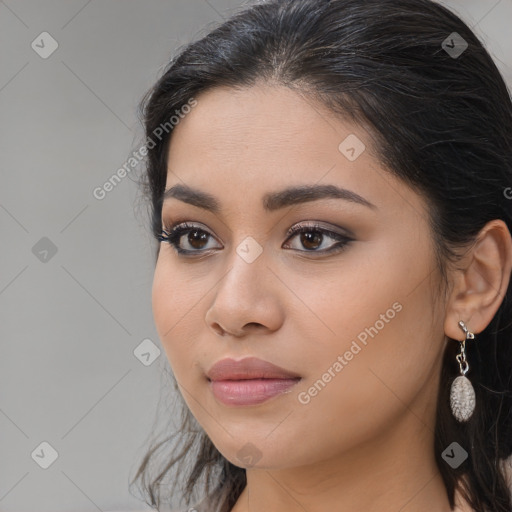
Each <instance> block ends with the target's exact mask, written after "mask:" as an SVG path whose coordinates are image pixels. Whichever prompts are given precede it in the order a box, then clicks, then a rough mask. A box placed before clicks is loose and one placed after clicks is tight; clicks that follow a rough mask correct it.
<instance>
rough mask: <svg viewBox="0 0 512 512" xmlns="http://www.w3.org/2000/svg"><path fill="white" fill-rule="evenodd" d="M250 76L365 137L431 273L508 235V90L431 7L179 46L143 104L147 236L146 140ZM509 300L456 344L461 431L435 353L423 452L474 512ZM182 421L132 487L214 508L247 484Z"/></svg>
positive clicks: (404, 4)
mask: <svg viewBox="0 0 512 512" xmlns="http://www.w3.org/2000/svg"><path fill="white" fill-rule="evenodd" d="M454 33H456V34H454ZM463 42H464V45H466V44H467V48H465V49H464V45H463V44H462V43H463ZM262 81H263V82H268V83H275V84H280V85H283V86H286V87H289V88H292V89H294V90H296V91H299V92H300V93H302V94H304V95H305V96H307V97H309V98H311V99H314V100H317V101H320V102H321V103H322V104H323V105H325V106H326V107H328V108H329V109H330V110H331V111H332V112H333V113H336V114H339V115H340V116H347V115H349V116H350V117H351V118H352V119H353V120H354V121H356V122H358V123H361V124H363V123H364V125H365V126H369V127H370V132H371V135H372V137H373V138H374V140H375V142H376V146H377V150H378V156H379V159H380V160H381V162H382V163H383V164H385V166H386V167H387V168H388V169H390V171H391V172H392V173H393V174H394V175H395V176H397V177H398V178H400V179H402V180H403V181H404V182H405V183H407V184H408V185H409V186H410V187H412V188H413V189H414V190H417V191H418V192H419V193H421V194H422V195H423V196H424V197H425V198H426V200H427V201H428V204H429V209H430V212H429V214H430V217H429V220H430V225H431V228H432V236H433V239H434V240H435V247H436V256H437V261H438V266H439V270H440V271H441V273H442V275H443V276H444V277H446V266H447V262H449V261H454V260H455V259H456V255H455V253H456V251H454V248H456V247H458V246H460V245H462V244H467V243H470V242H471V241H473V240H474V239H475V236H476V235H477V233H478V232H479V230H480V229H481V228H482V227H483V226H484V225H485V224H486V223H487V222H489V221H491V220H493V219H503V221H504V222H505V223H506V224H507V226H508V229H509V230H510V231H512V225H511V224H512V213H511V212H512V200H511V199H510V197H511V192H512V189H511V188H510V187H511V186H512V144H511V137H512V103H511V98H510V92H509V90H508V89H507V86H506V84H505V83H504V80H503V78H502V76H501V75H500V73H499V71H498V69H497V67H496V65H495V63H494V62H493V60H492V58H491V57H490V55H489V54H488V52H487V51H486V50H485V49H484V47H483V45H482V44H481V42H480V41H479V39H478V38H477V37H476V35H475V34H474V33H473V32H472V30H471V29H470V28H469V27H468V26H467V25H466V24H465V23H464V22H463V21H462V20H461V19H459V17H457V16H456V15H455V14H454V13H452V12H451V11H449V10H448V9H446V8H445V7H443V6H441V5H439V4H437V3H434V2H432V1H430V0H332V1H326V0H324V1H321V0H269V1H264V2H259V3H257V4H254V5H252V6H249V7H246V8H244V9H243V10H242V11H240V12H238V13H237V14H235V15H233V16H232V17H231V18H230V19H228V20H227V21H225V22H224V23H222V24H221V25H220V26H218V27H216V28H215V29H213V30H211V31H210V32H209V33H208V34H206V35H205V36H204V37H202V38H201V39H199V40H198V41H195V42H192V43H190V44H188V45H186V46H184V47H182V48H181V49H180V51H179V53H178V54H177V55H176V56H175V57H174V58H173V59H172V60H171V61H170V62H169V64H168V65H167V67H166V69H165V70H164V72H163V74H162V76H161V78H160V79H159V80H158V81H157V83H156V84H155V85H154V87H152V88H151V90H150V91H148V93H147V94H146V95H145V97H144V98H143V100H142V102H141V104H140V115H141V117H142V120H143V123H144V127H145V136H146V140H147V141H151V142H152V144H151V145H150V144H148V155H147V165H146V170H145V174H144V180H143V191H144V194H145V195H146V196H147V199H148V204H149V205H150V216H151V228H152V233H153V235H154V236H155V240H156V239H157V237H158V235H160V234H161V210H162V194H163V191H164V188H165V183H166V173H167V166H166V159H167V149H168V146H169V140H170V138H171V137H172V129H169V130H166V133H165V135H164V136H163V137H161V136H159V137H157V138H155V130H156V131H157V133H160V132H158V128H159V127H161V126H162V125H165V123H166V122H168V120H169V118H170V117H171V116H172V115H173V114H174V113H175V112H176V111H179V110H180V109H181V108H182V107H183V106H184V105H186V104H187V102H189V101H190V99H191V98H197V97H198V96H199V95H200V94H201V93H202V92H205V91H207V90H210V89H212V88H215V87H218V86H230V87H237V88H244V87H250V86H252V85H254V84H256V83H257V82H258V83H260V82H262ZM304 129H307V127H304ZM162 133H163V132H162ZM155 139H158V140H155ZM507 191H508V192H509V193H508V194H507ZM157 256H158V254H157ZM511 290H512V286H511V285H509V287H508V290H507V293H506V296H505V297H504V299H503V301H502V303H501V306H500V308H499V310H498V312H497V313H496V315H495V316H494V318H493V319H492V321H491V322H490V324H489V325H488V326H487V328H486V329H485V330H484V331H483V332H482V333H480V334H479V335H478V343H475V344H470V345H469V346H468V347H467V354H468V359H469V361H471V362H472V363H473V364H472V373H471V381H472V382H473V385H474V387H475V392H476V410H475V412H474V415H473V416H472V418H471V419H470V421H469V422H467V423H465V424H458V423H457V422H456V421H455V419H454V418H453V417H452V414H451V411H450V408H449V405H448V404H449V389H450V384H451V382H452V380H453V378H454V377H455V375H456V374H457V366H456V363H455V349H456V346H457V344H456V343H452V344H450V343H449V344H448V346H447V349H446V352H445V354H444V359H443V364H442V371H441V381H440V388H439V394H438V397H437V400H438V405H437V411H436V425H435V456H436V461H437V465H438V468H439V471H440V473H441V475H442V478H443V481H444V484H445V486H446V490H447V494H448V498H449V501H450V505H451V508H452V509H453V508H454V494H455V491H456V490H459V491H460V492H461V495H462V497H463V498H465V499H466V500H467V501H468V502H469V504H470V505H471V506H472V507H473V509H474V510H475V511H477V512H510V511H511V510H512V499H511V495H510V490H509V488H508V484H507V475H506V472H505V466H504V461H505V459H506V458H507V457H509V456H510V454H511V452H512V297H511V293H512V291H511ZM183 414H184V417H183V422H182V424H181V426H180V427H179V429H178V431H177V432H176V433H175V434H173V435H171V436H169V437H168V438H167V439H165V440H163V441H161V442H160V443H158V444H155V445H154V447H153V448H152V449H151V450H150V451H149V452H148V453H147V455H146V457H145V458H144V460H143V461H142V463H141V465H140V468H139V470H138V473H137V475H136V476H135V479H134V481H135V480H136V479H140V480H141V481H142V482H143V486H144V492H145V493H146V496H147V502H148V503H149V504H150V505H151V506H157V507H158V506H159V504H160V501H161V498H162V491H161V490H160V487H161V482H162V481H163V478H164V477H165V476H166V475H167V474H171V473H172V471H175V473H177V474H176V475H175V476H173V481H174V482H175V484H176V486H177V481H178V480H179V477H180V478H181V480H183V482H184V483H183V485H182V487H180V488H179V489H180V492H181V493H182V495H183V499H184V500H185V501H186V502H187V503H189V504H190V503H191V502H192V499H193V498H194V496H196V495H199V494H197V493H198V489H199V487H200V485H204V486H205V487H204V488H203V487H201V488H202V489H204V490H203V494H205V495H208V496H209V497H210V499H211V500H212V501H211V502H212V503H218V505H219V507H220V510H222V511H225V512H227V511H229V510H230V509H231V507H232V506H233V505H234V503H235V502H236V501H237V498H238V497H239V495H240V493H241V492H242V490H243V488H244V486H245V485H246V475H245V470H244V469H242V468H239V467H236V466H234V465H233V464H231V463H230V462H229V461H227V460H226V459H225V458H224V457H223V456H222V454H221V453H219V452H218V450H217V449H216V448H215V447H214V445H213V444H212V442H211V441H210V439H209V438H208V437H207V435H206V434H205V432H204V431H203V430H202V429H201V428H200V427H199V426H198V425H197V423H196V422H195V420H194V418H193V417H192V416H191V413H190V412H189V411H188V409H187V408H186V407H185V406H184V404H183ZM171 441H172V442H171ZM453 441H456V442H458V443H459V444H460V445H461V446H463V447H465V448H466V449H467V451H469V453H470V456H469V458H468V459H467V460H466V461H465V462H464V463H463V464H462V465H461V466H460V467H458V468H457V469H452V468H451V467H450V466H449V465H448V464H446V463H445V462H444V461H443V460H442V458H441V453H442V452H443V450H444V449H445V448H446V447H447V446H448V445H449V444H451V443H452V442H453ZM171 445H172V446H171ZM162 447H163V448H165V447H168V448H169V453H167V454H166V455H165V458H164V462H163V464H162V465H161V468H160V471H159V473H158V475H157V476H156V477H154V478H153V479H151V478H150V476H149V468H150V461H151V460H153V459H154V458H155V456H156V451H157V449H159V448H162ZM190 457H192V460H190ZM146 480H149V481H148V482H147V481H146ZM166 489H167V488H166ZM164 492H171V491H170V490H169V489H167V490H166V491H164ZM194 493H196V494H194Z"/></svg>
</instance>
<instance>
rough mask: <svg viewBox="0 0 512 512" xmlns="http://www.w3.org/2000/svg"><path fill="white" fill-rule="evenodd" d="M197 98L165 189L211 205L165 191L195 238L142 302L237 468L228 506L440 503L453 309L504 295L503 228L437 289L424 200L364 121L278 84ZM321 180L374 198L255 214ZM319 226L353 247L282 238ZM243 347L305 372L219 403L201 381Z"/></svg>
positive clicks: (481, 323) (188, 393)
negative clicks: (441, 423)
mask: <svg viewBox="0 0 512 512" xmlns="http://www.w3.org/2000/svg"><path fill="white" fill-rule="evenodd" d="M197 101H198V104H197V106H196V107H195V108H194V109H193V110H192V112H191V113H190V114H188V115H187V116H186V117H185V119H183V120H182V121H181V122H180V124H179V125H178V126H176V127H175V128H174V131H173V135H172V139H171V144H170V148H169V159H168V175H167V183H166V189H169V188H171V187H172V186H174V185H177V184H182V185H183V184H186V185H188V186H190V187H193V188H195V189H199V190H201V191H203V192H207V193H208V194H211V195H213V196H214V197H215V198H216V199H217V201H218V202H219V203H220V207H221V210H220V211H219V212H217V213H213V212H210V211H207V210H204V209H202V208H199V207H197V206H193V205H191V204H188V203H186V202H184V201H181V200H179V199H177V198H170V199H168V200H166V201H165V203H164V207H163V211H162V219H163V222H164V223H165V224H166V225H169V226H172V225H176V224H179V223H181V222H183V221H187V222H188V223H189V224H192V225H194V226H196V225H198V226H197V227H198V228H199V229H201V230H202V234H203V238H202V239H201V240H199V239H197V240H195V242H194V240H193V242H194V243H191V242H190V240H191V238H190V237H189V236H188V235H189V234H188V233H185V234H184V235H182V237H181V239H180V241H179V242H178V243H179V244H180V247H181V248H183V249H187V250H190V251H195V252H196V253H197V254H201V256H200V257H197V256H194V255H192V256H182V255H179V254H177V253H176V252H175V250H174V249H173V248H172V247H171V245H170V244H168V243H166V242H162V244H161V247H160V253H159V257H158V262H157V266H156V271H155V276H154V284H153V312H154V318H155V324H156V327H157V330H158V333H159V336H160V339H161V341H162V344H163V346H164V348H165V351H166V355H167V357H168V360H169V363H170V365H171V367H172V369H173V371H174V374H175V376H176V379H177V381H178V383H179V385H180V389H181V392H182V394H183V397H184V399H185V401H186V403H187V405H188V406H189V408H190V409H191V411H192V413H193V414H194V416H195V417H196V418H197V420H198V421H199V423H200V424H201V426H202V427H203V428H204V430H205V431H206V433H207V434H208V436H209V437H210V439H211V440H212V442H213V443H214V444H215V446H216V447H217V448H218V450H219V451H220V452H221V453H222V454H223V455H224V456H225V457H226V458H227V459H228V460H230V461H231V462H232V463H233V464H235V465H237V466H241V467H245V468H246V469H247V480H248V485H247V487H246V488H245V490H244V491H243V492H242V494H241V496H240V497H239V499H238V501H237V503H236V505H235V506H234V508H233V511H234V512H248V511H251V512H256V511H263V510H264V511H266V512H277V511H279V512H281V511H283V510H286V511H287V512H295V511H297V512H299V511H300V512H304V511H307V512H320V511H325V510H336V511H340V512H345V511H346V512H353V511H362V510H364V511H365V512H377V511H378V512H397V511H401V512H432V511H436V512H448V511H449V510H450V507H449V502H448V497H447V493H446V490H445V487H444V485H443V482H442V479H441V476H440V473H439V470H438V468H437V466H436V463H435V458H434V456H435V454H434V441H433V436H434V424H435V407H436V397H437V391H438V386H439V375H440V369H441V360H442V354H443V351H444V349H445V347H446V344H447V343H454V341H452V340H449V339H448V338H447V337H450V338H454V339H460V340H462V339H463V338H464V335H463V332H462V330H461V329H460V327H459V326H458V321H459V320H463V321H464V322H465V323H466V325H467V326H468V328H469V329H470V330H471V331H472V332H474V333H475V334H476V335H477V334H478V333H479V332H481V331H482V330H483V329H484V328H485V327H486V326H487V325H488V323H489V322H490V321H491V319H492V317H493V316H494V314H495V313H496V311H497V309H498V307H499V305H500V304H501V302H502V300H503V297H504V294H505V292H506V289H507V286H508V282H509V278H510V272H511V268H512V241H511V238H510V233H509V232H508V230H507V228H506V225H505V224H504V223H503V222H502V221H493V222H491V223H489V224H488V225H487V226H486V227H485V228H484V229H483V230H482V231H481V234H480V236H479V238H478V241H477V243H476V244H475V245H473V246H471V247H470V248H469V249H468V251H467V253H466V254H465V256H464V258H463V260H462V261H461V263H460V265H461V267H462V270H455V269H450V273H449V283H448V284H447V293H446V296H445V295H444V294H441V293H440V292H439V290H440V289H442V288H440V287H441V286H442V283H441V277H440V274H439V271H438V269H437V267H436V262H435V256H434V245H433V244H434V242H433V238H432V233H431V229H430V227H429V224H428V203H427V202H426V201H425V200H424V199H423V198H422V197H421V196H420V195H419V194H418V193H417V192H416V191H414V190H413V189H412V188H410V187H408V186H407V185H406V184H404V183H403V182H401V181H400V180H399V179H397V178H395V177H394V176H392V175H391V174H390V173H389V172H388V171H386V169H385V168H384V167H383V165H382V164H381V162H380V161H379V160H378V158H377V155H376V153H375V152H374V150H373V140H372V137H371V136H370V134H369V133H368V132H367V131H366V130H365V129H363V128H362V127H360V126H357V125H355V124H352V123H351V122H349V121H347V120H341V119H340V118H339V117H335V116H334V115H333V114H331V113H329V112H328V111H327V110H325V108H323V107H321V106H319V105H318V104H316V103H313V101H312V100H306V99H304V98H303V97H301V96H299V95H298V94H297V93H295V92H293V91H291V90H289V89H286V88H284V87H279V86H272V87H271V86H269V85H265V84H260V85H257V86H253V87H251V88H249V89H244V90H238V91H235V90H232V89H227V88H218V89H214V90H211V91H208V92H206V93H204V94H202V95H201V96H200V97H198V98H197ZM349 134H354V135H355V136H356V137H357V138H358V139H359V140H360V141H362V142H363V143H364V144H365V146H366V149H365V150H364V151H363V152H362V153H361V154H360V156H358V157H357V158H356V159H355V160H353V161H350V159H348V158H347V157H346V156H345V155H346V153H345V154H344V153H343V149H342V151H340V150H339V148H338V147H339V145H340V143H341V142H342V141H343V140H344V139H346V137H347V136H348V135H349ZM352 142H353V140H352ZM352 146H353V144H352ZM348 154H351V153H350V152H349V153H348ZM351 156H352V155H351ZM328 184H330V185H335V186H338V187H343V188H345V189H348V190H350V191H352V192H355V193H356V194H358V195H359V196H361V197H362V198H364V199H365V200H366V201H368V202H369V203H371V204H372V205H373V207H370V206H367V205H364V204H359V203H357V202H354V201H350V200H346V199H340V198H323V199H320V200H314V201H307V202H303V203H300V204H295V205H293V206H288V207H285V208H282V209H279V210H276V211H271V212H268V211H266V210H265V209H264V208H263V205H262V198H263V196H264V195H265V194H267V193H270V192H277V191H280V190H282V189H284V188H286V187H290V186H300V185H328ZM317 222H318V223H319V224H320V225H321V226H322V228H326V229H330V230H331V231H333V232H335V233H339V234H340V235H345V236H346V237H347V236H350V238H352V241H350V242H348V243H347V244H346V245H345V246H344V248H343V250H341V252H334V251H333V252H332V253H327V252H326V251H327V250H328V249H329V248H332V247H334V246H336V245H337V244H336V243H337V241H338V239H336V238H332V236H331V235H329V234H326V233H323V234H322V233H320V234H318V232H317V231H315V229H311V230H310V233H311V235H310V238H309V239H306V237H304V235H301V234H298V235H293V236H292V237H287V236H286V233H287V230H288V229H289V228H290V227H292V226H294V225H297V224H301V225H312V224H314V223H317ZM205 232H206V233H207V234H209V236H208V235H206V234H205ZM315 232H316V233H317V237H316V238H315V237H314V236H313V235H314V233H315ZM249 236H250V237H252V238H253V239H254V240H255V241H256V242H257V246H259V247H260V248H261V250H262V252H261V254H259V256H258V257H257V258H256V259H255V260H254V261H252V262H250V263H248V262H247V260H246V259H244V258H243V257H241V255H240V254H242V253H241V252H240V253H237V248H239V247H243V248H245V249H246V250H250V251H254V250H256V248H257V246H256V245H252V246H248V245H245V244H246V243H247V240H246V238H247V237H249ZM204 237H206V238H204ZM322 251H324V252H322ZM253 254H254V253H253ZM372 326H373V330H372V329H371V327H372ZM367 329H368V330H367ZM375 331H377V332H376V333H375ZM368 332H372V334H373V335H372V336H370V335H369V334H368ZM362 333H366V334H367V338H366V344H364V343H363V342H362V341H361V339H362V338H364V334H362ZM477 339H478V336H477ZM354 342H356V344H357V345H358V346H359V349H360V350H359V351H358V350H357V348H355V347H356V345H354ZM347 352H351V353H352V354H353V355H352V356H350V355H349V354H347ZM247 356H254V357H258V358H260V359H263V360H266V361H270V362H272V363H273V364H276V365H278V366H281V367H283V368H285V369H287V370H289V371H292V372H294V373H296V374H298V375H300V377H301V380H300V381H299V382H298V383H297V384H296V385H295V386H293V387H292V388H291V389H290V390H289V391H288V392H286V393H283V394H280V395H277V396H275V397H273V398H271V399H269V400H267V401H265V402H263V403H260V404H257V405H245V406H232V405H225V404H223V403H221V402H220V401H218V400H217V399H216V397H215V396H214V395H213V394H212V391H211V388H210V385H209V384H210V383H209V381H208V379H207V378H206V375H205V374H206V372H207V370H208V369H209V368H210V367H211V366H212V365H213V364H214V363H215V362H217V361H219V360H221V359H223V358H225V357H231V358H234V359H237V360H238V359H242V358H244V357H247ZM339 357H341V358H342V360H343V361H344V363H341V362H340V359H338V358H339ZM336 361H338V363H339V364H338V365H336V364H335V363H336ZM345 363H346V364H345ZM340 365H341V368H342V369H340ZM326 375H327V376H326ZM468 376H470V375H468ZM319 380H320V381H322V383H323V384H318V381H319ZM315 383H317V388H315ZM312 388H313V390H312ZM315 389H316V392H315ZM248 443H250V444H248ZM240 450H242V451H240ZM244 450H245V451H244ZM247 450H249V452H250V453H249V455H252V457H249V459H250V461H249V459H244V460H242V458H241V455H240V454H243V453H247Z"/></svg>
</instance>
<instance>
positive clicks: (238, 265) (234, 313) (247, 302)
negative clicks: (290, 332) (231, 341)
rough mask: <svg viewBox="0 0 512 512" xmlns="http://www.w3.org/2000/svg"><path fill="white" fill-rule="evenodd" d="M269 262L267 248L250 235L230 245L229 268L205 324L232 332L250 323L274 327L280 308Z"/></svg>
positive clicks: (278, 318) (216, 292)
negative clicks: (231, 246)
mask: <svg viewBox="0 0 512 512" xmlns="http://www.w3.org/2000/svg"><path fill="white" fill-rule="evenodd" d="M268 263H269V262H268V259H267V258H266V251H264V249H263V247H262V246H261V245H260V244H259V243H258V242H257V241H256V240H255V239H254V238H252V237H250V236H246V237H244V238H242V241H241V242H238V244H237V245H235V246H234V247H233V248H232V253H231V254H230V255H229V258H228V259H227V267H228V270H227V272H226V273H225V275H224V277H223V278H222V279H221V280H220V282H219V284H218V287H217V289H216V291H215V294H214V297H213V299H212V302H211V304H210V308H209V309H208V311H207V313H206V323H207V325H209V326H210V327H213V326H215V325H217V329H218V326H220V327H221V328H222V329H223V330H225V331H229V332H231V333H235V332H236V333H240V332H242V330H243V328H244V326H246V325H249V324H251V325H253V324H258V325H259V326H262V325H263V326H265V327H267V328H270V329H272V330H273V329H275V328H277V326H278V325H279V321H280V315H281V308H280V306H279V298H278V297H277V296H276V289H275V287H274V286H273V285H272V279H275V276H274V275H273V273H272V271H271V270H270V268H269V265H268Z"/></svg>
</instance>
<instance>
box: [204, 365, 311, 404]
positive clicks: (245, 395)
mask: <svg viewBox="0 0 512 512" xmlns="http://www.w3.org/2000/svg"><path fill="white" fill-rule="evenodd" d="M206 377H207V379H208V381H209V386H210V389H211V391H212V393H213V395H214V396H215V398H217V399H218V400H219V401H220V402H222V403H223V404H224V405H233V406H247V405H257V404H261V403H263V402H266V401H267V400H269V399H271V398H273V397H276V396H278V395H282V394H284V393H288V392H290V391H291V388H292V387H293V386H295V385H296V384H297V383H298V382H299V381H300V380H301V376H300V375H298V374H296V373H293V372H291V371H288V370H285V369H284V368H281V367H279V366H276V365H274V364H272V363H269V362H268V361H263V360H261V359H257V358H255V357H250V358H245V359H242V360H240V361H236V360H234V359H230V358H228V359H222V360H221V361H219V362H217V363H216V364H214V365H213V366H212V367H211V368H210V369H209V370H208V372H207V373H206Z"/></svg>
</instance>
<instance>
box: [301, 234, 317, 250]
mask: <svg viewBox="0 0 512 512" xmlns="http://www.w3.org/2000/svg"><path fill="white" fill-rule="evenodd" d="M313 233H314V234H313ZM315 239H316V242H315ZM321 242H322V234H321V233H318V231H310V232H309V233H302V240H301V243H302V245H303V246H304V247H306V249H315V248H316V243H321ZM311 243H312V244H313V247H311V246H310V244H311Z"/></svg>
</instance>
